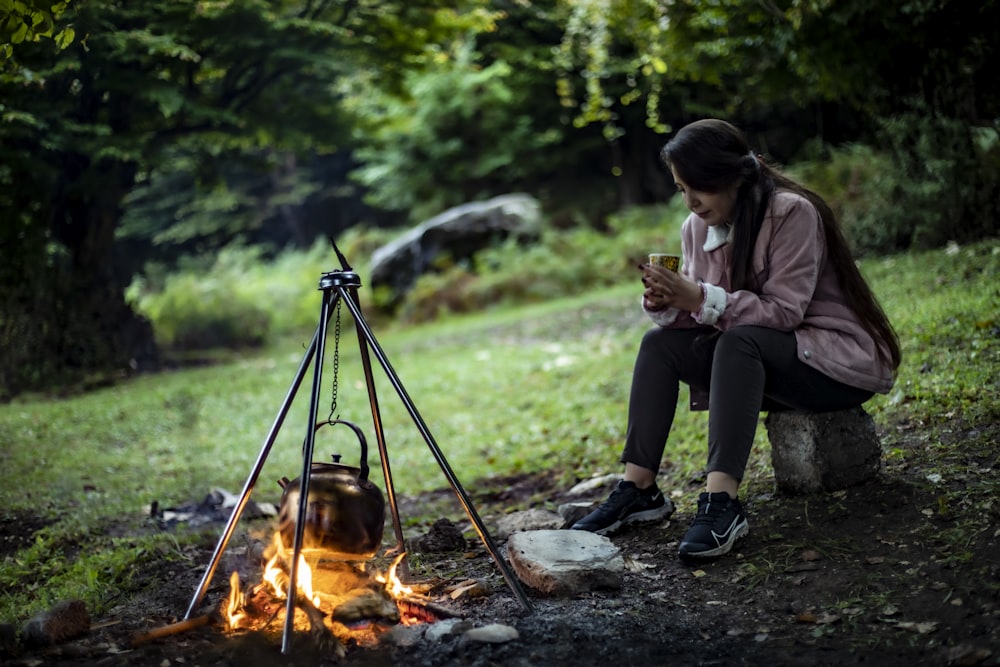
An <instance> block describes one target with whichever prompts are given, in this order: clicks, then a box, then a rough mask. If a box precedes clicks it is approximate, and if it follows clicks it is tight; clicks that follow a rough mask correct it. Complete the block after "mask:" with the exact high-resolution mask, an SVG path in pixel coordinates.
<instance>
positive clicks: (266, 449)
mask: <svg viewBox="0 0 1000 667" xmlns="http://www.w3.org/2000/svg"><path fill="white" fill-rule="evenodd" d="M319 336H320V327H317V328H316V332H315V333H314V334H313V339H312V342H311V343H310V344H309V349H308V350H306V353H305V356H303V358H302V363H301V364H300V365H299V370H298V372H297V373H296V374H295V379H294V380H292V385H291V387H289V389H288V393H286V394H285V400H284V402H282V404H281V408H280V409H279V410H278V415H277V416H276V417H275V418H274V423H273V424H271V430H270V431H268V433H267V437H266V438H265V439H264V446H263V447H262V448H261V450H260V454H258V455H257V461H256V462H255V463H254V465H253V468H252V469H251V471H250V476H249V477H247V481H246V483H245V484H244V485H243V493H242V494H240V499H239V501H238V502H237V503H236V506H235V507H234V508H233V512H232V514H230V516H229V522H228V523H227V524H226V528H225V530H223V532H222V537H221V538H219V543H218V544H217V545H216V547H215V553H213V554H212V560H211V562H210V563H209V564H208V567H207V568H206V569H205V574H204V576H202V578H201V583H200V584H198V588H197V589H196V590H195V593H194V597H193V598H191V604H190V605H188V610H187V613H186V614H185V615H184V618H185V619H190V618H191V617H192V615H193V614H194V612H195V610H196V609H197V608H198V605H199V604H201V601H202V598H204V597H205V591H206V590H207V589H208V584H209V583H210V582H211V581H212V577H214V576H215V570H216V568H217V567H218V566H219V559H221V558H222V552H223V551H225V550H226V545H228V544H229V539H230V538H231V537H232V535H233V531H234V530H235V528H236V522H237V521H239V519H240V516H242V514H243V510H244V509H245V508H246V505H247V501H248V500H249V499H250V492H251V491H253V487H254V485H255V484H256V483H257V478H258V477H260V471H261V469H262V468H263V467H264V462H265V461H266V460H267V456H268V454H269V453H270V452H271V447H272V445H274V440H275V438H277V436H278V431H279V430H280V429H281V425H282V423H284V421H285V417H286V416H287V415H288V409H289V408H290V407H291V405H292V400H293V399H294V398H295V394H296V392H298V390H299V385H301V384H302V378H304V377H305V375H306V369H307V368H308V367H309V362H310V361H312V358H313V355H314V354H315V353H316V344H317V341H318V340H319V339H320V338H319Z"/></svg>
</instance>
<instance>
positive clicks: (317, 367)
mask: <svg viewBox="0 0 1000 667" xmlns="http://www.w3.org/2000/svg"><path fill="white" fill-rule="evenodd" d="M332 301H333V298H332V297H331V293H330V292H328V291H326V290H324V292H323V304H322V306H321V307H320V318H319V327H318V328H317V330H316V338H315V341H316V344H315V346H314V347H315V348H316V363H315V364H313V386H312V397H311V399H310V401H309V424H308V429H307V430H306V440H305V444H304V445H303V448H302V474H301V475H300V476H299V507H298V514H297V515H296V519H295V538H294V540H293V541H292V562H291V563H290V564H289V567H288V603H287V605H286V606H285V629H284V634H283V636H282V640H281V652H282V653H283V654H285V655H288V653H289V652H290V651H291V649H292V635H293V633H294V632H295V607H296V605H295V603H296V598H297V597H298V582H297V581H296V578H297V576H298V569H299V556H300V555H301V554H302V537H303V534H304V533H305V528H306V511H307V510H308V509H309V478H310V477H311V474H310V473H311V472H312V460H313V449H314V447H315V445H316V419H317V417H318V415H319V397H320V393H321V391H322V385H321V383H322V380H323V355H324V354H325V352H326V333H327V329H328V325H329V323H330V312H331V303H332Z"/></svg>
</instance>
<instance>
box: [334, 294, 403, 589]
mask: <svg viewBox="0 0 1000 667" xmlns="http://www.w3.org/2000/svg"><path fill="white" fill-rule="evenodd" d="M340 296H341V297H343V298H344V300H345V301H351V302H352V303H353V304H354V305H355V306H356V307H357V308H359V311H360V305H359V304H360V301H359V299H358V294H357V289H354V288H351V289H350V290H349V291H347V290H345V288H343V287H341V288H340ZM351 312H352V313H353V312H354V311H353V309H352V310H351ZM354 324H355V328H356V329H357V331H358V348H359V350H360V353H361V365H362V367H363V368H364V373H365V383H366V384H367V385H368V402H369V403H370V404H371V409H372V421H373V422H374V425H375V440H376V442H377V443H378V453H379V458H380V459H381V461H382V473H383V475H384V477H385V487H386V491H385V494H386V498H387V499H388V501H389V512H390V513H391V515H392V526H393V530H394V531H395V533H396V548H397V549H398V550H399V552H400V553H402V552H404V551H406V543H405V541H404V540H403V529H402V524H401V523H400V521H399V505H398V504H397V503H396V489H395V486H394V485H393V483H392V469H391V467H390V466H389V449H388V447H386V444H385V433H384V432H383V430H382V415H381V412H380V411H379V407H378V396H377V394H376V393H375V376H374V375H373V374H372V360H371V356H370V355H369V354H368V345H367V344H366V343H365V332H364V328H363V327H362V326H361V325H360V324H359V323H358V322H357V318H355V323H354ZM397 569H398V574H399V578H400V580H402V581H403V582H406V581H409V579H410V565H409V562H408V560H407V559H406V558H405V557H404V558H403V560H402V561H400V563H399V565H398V566H397Z"/></svg>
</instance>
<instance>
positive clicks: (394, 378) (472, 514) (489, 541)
mask: <svg viewBox="0 0 1000 667" xmlns="http://www.w3.org/2000/svg"><path fill="white" fill-rule="evenodd" d="M344 301H345V302H346V303H347V307H348V308H349V309H350V311H351V315H352V316H354V321H355V323H356V324H357V326H358V329H359V331H360V333H361V334H363V335H364V338H365V340H366V341H367V343H368V345H369V346H371V349H372V351H373V352H374V353H375V357H376V358H377V359H378V360H379V363H381V364H382V368H383V369H384V370H385V373H386V375H387V376H388V378H389V381H390V382H391V383H392V386H393V387H395V389H396V393H397V394H399V398H400V400H402V401H403V404H404V405H405V406H406V409H407V411H408V412H409V413H410V417H411V418H412V419H413V423H414V424H416V426H417V428H418V429H419V430H420V433H421V435H423V436H424V440H425V441H426V442H427V446H428V447H429V448H430V450H431V453H432V454H433V455H434V458H435V459H436V460H437V462H438V465H439V466H441V470H442V471H443V472H444V474H445V477H447V478H448V482H449V483H450V484H451V488H452V489H453V490H454V491H455V495H456V496H458V499H459V500H460V501H461V503H462V506H463V507H464V508H465V513H466V514H468V515H469V519H471V520H472V523H473V525H474V526H475V527H476V532H477V533H478V534H479V539H480V540H482V542H483V544H484V545H486V548H487V550H488V551H489V552H490V555H491V556H493V560H494V561H495V562H496V564H497V567H499V568H500V572H501V573H502V574H503V577H504V579H506V580H507V585H508V586H509V587H510V589H511V590H512V591H513V592H514V594H515V595H516V596H517V599H518V601H519V602H520V603H521V606H522V607H524V609H525V610H527V611H531V610H532V606H531V601H530V600H529V599H528V596H527V595H526V594H525V592H524V589H523V588H521V584H520V582H519V581H518V580H517V577H516V576H515V575H514V572H513V571H512V570H511V569H510V565H509V564H508V563H507V561H506V560H504V558H503V556H502V555H501V554H500V552H499V550H498V549H497V546H496V544H495V543H494V542H493V538H492V537H491V536H490V534H489V531H487V530H486V526H485V525H483V521H482V519H480V518H479V514H478V512H476V508H475V507H474V506H473V504H472V500H471V499H470V498H469V496H468V494H467V493H466V492H465V489H464V488H462V484H461V482H459V480H458V478H457V477H456V476H455V473H454V472H453V471H452V469H451V466H450V465H449V464H448V461H447V460H446V459H445V457H444V454H443V453H442V452H441V449H440V447H438V445H437V442H435V441H434V436H433V435H431V432H430V429H428V428H427V424H425V423H424V420H423V418H422V417H421V416H420V413H419V412H418V411H417V408H416V406H415V405H414V404H413V401H412V400H411V399H410V396H409V394H407V392H406V388H405V387H404V386H403V383H402V382H401V381H400V379H399V376H398V375H396V371H395V370H393V368H392V366H391V365H390V364H389V359H388V358H387V357H386V356H385V352H384V351H383V350H382V348H381V347H380V346H379V344H378V341H377V340H376V339H375V334H374V333H372V330H371V328H370V327H369V326H368V323H367V322H366V321H365V318H364V316H363V315H362V314H361V308H360V306H358V304H357V303H355V302H354V301H353V300H352V299H344ZM362 347H364V345H362Z"/></svg>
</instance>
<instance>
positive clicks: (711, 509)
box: [691, 501, 728, 526]
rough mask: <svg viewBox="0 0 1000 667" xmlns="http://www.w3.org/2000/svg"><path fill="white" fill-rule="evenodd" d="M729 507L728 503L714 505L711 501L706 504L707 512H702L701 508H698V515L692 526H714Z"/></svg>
mask: <svg viewBox="0 0 1000 667" xmlns="http://www.w3.org/2000/svg"><path fill="white" fill-rule="evenodd" d="M727 505H728V503H713V502H711V501H709V502H707V503H705V510H704V511H701V508H698V514H697V515H696V516H695V518H694V521H692V522H691V525H692V526H698V525H704V524H714V523H715V521H716V520H717V519H718V518H719V517H720V516H721V515H722V513H723V512H724V511H726V506H727Z"/></svg>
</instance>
